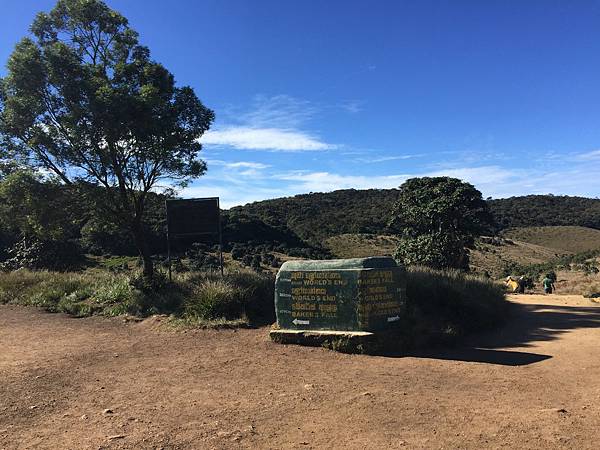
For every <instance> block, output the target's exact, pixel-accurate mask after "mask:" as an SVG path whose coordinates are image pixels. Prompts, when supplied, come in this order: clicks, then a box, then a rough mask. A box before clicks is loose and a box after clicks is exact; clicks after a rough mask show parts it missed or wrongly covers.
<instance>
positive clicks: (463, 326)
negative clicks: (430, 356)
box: [407, 267, 508, 341]
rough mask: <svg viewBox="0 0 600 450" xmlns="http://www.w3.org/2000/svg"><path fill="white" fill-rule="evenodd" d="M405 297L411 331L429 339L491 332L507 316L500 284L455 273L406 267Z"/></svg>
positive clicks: (452, 337)
mask: <svg viewBox="0 0 600 450" xmlns="http://www.w3.org/2000/svg"><path fill="white" fill-rule="evenodd" d="M407 298H408V311H409V315H410V318H411V322H412V327H411V329H412V331H411V332H412V333H413V334H414V335H416V336H424V337H425V336H426V337H428V338H431V339H433V340H435V339H438V338H439V339H441V340H444V341H448V340H453V339H455V338H458V337H461V336H464V335H466V334H469V333H474V332H481V331H487V330H490V329H493V328H495V327H497V326H499V325H501V324H502V323H503V321H504V320H505V318H506V316H507V313H508V302H507V301H506V300H505V296H504V287H503V286H502V285H501V284H499V283H495V282H493V281H491V280H488V279H486V278H481V277H477V276H474V275H470V274H466V273H464V272H460V271H456V270H445V271H438V270H433V269H429V268H426V267H411V268H409V269H408V271H407Z"/></svg>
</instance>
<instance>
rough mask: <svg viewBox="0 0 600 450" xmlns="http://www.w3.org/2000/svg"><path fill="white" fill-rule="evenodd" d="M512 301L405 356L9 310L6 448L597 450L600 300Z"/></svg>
mask: <svg viewBox="0 0 600 450" xmlns="http://www.w3.org/2000/svg"><path fill="white" fill-rule="evenodd" d="M513 301H514V302H515V305H514V308H513V309H514V315H513V318H512V319H511V321H510V325H509V326H507V327H506V328H504V329H503V330H502V331H500V332H497V333H494V334H491V335H489V336H483V337H480V338H478V340H477V342H476V344H477V348H475V347H465V348H463V349H459V350H452V351H444V352H438V353H430V354H427V355H425V354H424V355H420V356H414V357H404V358H385V357H370V356H356V355H343V354H338V353H334V352H330V351H326V350H323V349H320V348H305V347H295V346H288V347H286V346H281V345H277V344H273V343H271V342H270V341H269V340H268V338H267V330H266V329H259V330H239V331H232V330H226V331H197V332H188V333H173V332H160V331H157V330H156V328H155V327H154V326H153V325H152V322H143V323H127V324H125V323H123V321H122V320H121V319H110V320H109V319H103V318H90V319H73V318H69V317H66V316H63V315H59V314H47V313H44V312H41V311H37V310H34V309H26V308H19V307H6V306H3V307H0V380H1V381H0V448H7V449H13V448H52V449H58V448H60V449H63V448H73V449H78V448H91V449H98V448H164V449H170V448H197V449H205V448H261V449H266V448H273V449H278V448H344V449H363V448H374V449H382V448H427V449H430V448H473V449H475V448H482V447H491V448H501V447H502V448H577V449H580V448H598V445H599V442H600V431H599V425H600V424H599V420H598V418H599V417H600V402H599V400H600V377H599V376H598V374H599V373H600V351H598V350H599V346H600V328H599V326H600V305H596V304H593V303H591V302H590V301H588V300H585V299H583V298H581V297H577V296H552V297H544V296H537V295H531V296H527V295H525V296H518V297H513ZM105 410H110V411H111V412H108V411H106V412H105Z"/></svg>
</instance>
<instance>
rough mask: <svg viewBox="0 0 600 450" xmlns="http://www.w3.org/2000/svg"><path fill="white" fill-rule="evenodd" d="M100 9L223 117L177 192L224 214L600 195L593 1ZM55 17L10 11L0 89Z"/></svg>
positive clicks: (3, 20)
mask: <svg viewBox="0 0 600 450" xmlns="http://www.w3.org/2000/svg"><path fill="white" fill-rule="evenodd" d="M107 3H108V4H109V6H111V7H112V8H114V9H116V10H118V11H120V12H121V13H122V14H124V15H125V16H126V17H127V18H128V19H129V21H130V23H131V25H132V26H133V27H134V28H135V29H136V30H137V31H138V32H139V33H140V38H141V41H142V43H144V44H145V45H148V46H149V47H150V50H151V52H152V55H153V57H154V59H156V60H158V61H160V62H161V63H163V64H164V65H165V66H166V67H167V68H168V69H169V70H171V71H172V72H173V73H174V74H175V77H176V80H177V82H178V83H179V84H181V85H190V86H192V87H193V88H194V89H195V91H196V93H197V94H198V96H199V97H200V98H201V99H202V101H203V102H204V103H205V104H206V105H207V106H209V107H210V108H212V109H214V110H215V112H216V116H217V120H216V122H215V124H214V126H213V128H212V129H211V131H210V132H209V133H207V134H206V135H205V136H204V137H203V139H202V141H203V143H204V150H203V151H202V157H203V158H204V159H205V160H206V161H207V162H208V167H209V171H208V173H207V175H205V176H204V177H202V178H201V179H199V180H198V181H196V182H194V183H193V185H192V186H190V187H189V188H187V189H186V190H184V191H183V192H182V194H183V195H184V196H187V197H205V196H220V197H221V199H222V204H223V205H224V206H226V207H229V206H233V205H237V204H243V203H247V202H250V201H255V200H261V199H266V198H274V197H281V196H287V195H294V194H299V193H305V192H318V191H330V190H334V189H344V188H357V189H364V188H390V187H397V186H399V185H400V184H401V183H402V182H403V181H404V180H405V179H406V178H408V177H411V176H422V175H450V176H456V177H459V178H462V179H465V180H467V181H470V182H472V183H473V184H475V185H476V186H477V187H478V188H479V189H480V190H481V191H482V192H483V194H484V196H486V197H487V196H493V197H506V196H512V195H524V194H538V193H542V194H545V193H554V194H568V195H585V196H592V197H596V196H598V195H600V192H599V191H600V189H599V183H598V180H599V179H600V26H598V24H599V23H600V2H597V1H571V2H567V1H564V0H563V1H551V0H544V1H534V0H528V1H517V0H502V1H492V0H486V1H461V0H452V1H450V0H449V1H442V0H437V1H416V0H414V1H411V2H402V1H392V0H390V1H366V0H365V1H353V0H339V1H333V0H330V1H322V0H321V1H318V0H302V1H292V0H287V1H281V0H277V1H276V0H253V1H248V0H235V1H234V0H204V1H193V0H178V1H173V2H165V1H163V0H144V1H142V0H108V1H107ZM52 5H53V2H52V1H46V0H2V14H1V15H0V62H1V63H2V68H1V69H0V76H1V75H3V74H4V73H5V68H4V64H5V62H6V60H7V58H8V55H9V54H10V52H11V51H12V49H13V47H14V45H15V43H16V42H17V41H18V40H19V39H20V38H22V37H23V36H24V35H26V33H27V28H28V26H29V24H30V23H31V21H32V19H33V17H34V15H35V13H36V12H37V11H40V10H49V9H50V8H51V7H52Z"/></svg>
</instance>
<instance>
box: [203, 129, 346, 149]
mask: <svg viewBox="0 0 600 450" xmlns="http://www.w3.org/2000/svg"><path fill="white" fill-rule="evenodd" d="M200 141H201V142H202V143H203V144H208V145H224V146H229V147H233V148H237V149H246V150H269V151H287V152H298V151H312V150H332V149H335V148H336V146H335V145H333V144H327V143H325V142H322V141H321V140H319V139H318V138H316V137H313V136H311V135H309V134H307V133H304V132H301V131H297V130H292V129H280V128H251V127H246V126H239V127H236V126H232V127H226V128H223V129H219V130H215V131H208V132H206V133H205V134H204V136H202V138H201V139H200Z"/></svg>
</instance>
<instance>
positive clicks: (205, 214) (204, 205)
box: [167, 197, 223, 280]
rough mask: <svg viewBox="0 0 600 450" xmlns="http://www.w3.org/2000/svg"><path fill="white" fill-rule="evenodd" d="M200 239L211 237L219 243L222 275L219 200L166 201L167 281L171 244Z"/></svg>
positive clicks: (216, 198) (212, 198) (213, 198)
mask: <svg viewBox="0 0 600 450" xmlns="http://www.w3.org/2000/svg"><path fill="white" fill-rule="evenodd" d="M200 237H212V238H216V239H218V242H219V261H220V265H221V274H222V273H223V242H222V236H221V210H220V208H219V198H218V197H211V198H191V199H185V200H167V249H168V260H169V280H170V279H171V276H172V275H171V242H175V241H179V242H180V243H181V242H184V241H189V242H193V241H195V240H197V239H198V238H200Z"/></svg>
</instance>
